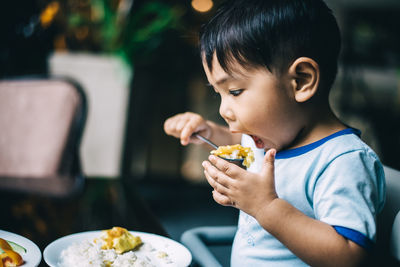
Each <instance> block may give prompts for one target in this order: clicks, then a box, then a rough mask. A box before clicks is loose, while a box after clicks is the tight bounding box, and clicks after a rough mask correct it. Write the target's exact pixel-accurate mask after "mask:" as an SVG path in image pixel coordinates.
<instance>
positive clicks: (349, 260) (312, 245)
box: [255, 198, 366, 266]
mask: <svg viewBox="0 0 400 267" xmlns="http://www.w3.org/2000/svg"><path fill="white" fill-rule="evenodd" d="M255 217H256V220H257V221H258V222H259V224H260V225H261V226H262V227H263V228H264V229H266V230H267V231H268V232H269V233H270V234H272V235H273V236H275V237H276V238H277V239H278V240H279V241H280V242H282V243H283V244H284V245H285V246H286V247H287V248H288V249H290V250H291V251H292V252H293V253H294V254H295V255H297V256H298V257H299V258H300V259H302V260H303V261H304V262H306V263H308V264H310V265H311V266H359V265H361V263H362V262H363V260H364V259H365V258H366V252H365V251H364V250H363V249H362V248H361V247H359V246H358V245H357V244H355V243H353V242H352V241H349V240H347V239H345V238H344V237H343V236H341V235H339V234H338V233H337V232H336V231H335V229H334V228H333V227H332V226H330V225H328V224H326V223H323V222H321V221H318V220H315V219H312V218H310V217H308V216H306V215H305V214H303V213H302V212H300V211H299V210H297V209H296V208H295V207H293V206H292V205H291V204H289V203H288V202H286V201H285V200H282V199H279V198H277V199H275V200H274V201H272V202H271V203H270V204H269V205H268V206H266V207H264V208H263V209H261V210H259V212H257V214H256V216H255Z"/></svg>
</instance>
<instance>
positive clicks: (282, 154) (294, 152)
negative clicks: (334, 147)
mask: <svg viewBox="0 0 400 267" xmlns="http://www.w3.org/2000/svg"><path fill="white" fill-rule="evenodd" d="M345 134H355V135H357V136H360V135H361V131H360V130H357V129H354V128H346V129H344V130H341V131H339V132H336V133H333V134H331V135H328V136H327V137H324V138H322V139H321V140H318V141H315V142H314V143H311V144H308V145H305V146H301V147H296V148H293V149H288V150H282V151H279V152H277V153H276V156H275V158H276V159H285V158H291V157H296V156H299V155H301V154H304V153H307V152H308V151H311V150H313V149H314V148H317V147H319V146H320V145H322V144H323V143H325V142H326V141H328V140H331V139H333V138H335V137H338V136H341V135H345Z"/></svg>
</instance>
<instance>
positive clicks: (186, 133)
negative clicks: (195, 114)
mask: <svg viewBox="0 0 400 267" xmlns="http://www.w3.org/2000/svg"><path fill="white" fill-rule="evenodd" d="M194 129H195V127H194V126H193V125H191V124H189V123H188V124H186V125H185V127H184V128H183V129H182V132H181V136H180V138H181V143H182V145H187V144H189V141H190V136H191V135H192V134H193V132H194Z"/></svg>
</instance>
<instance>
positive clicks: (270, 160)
mask: <svg viewBox="0 0 400 267" xmlns="http://www.w3.org/2000/svg"><path fill="white" fill-rule="evenodd" d="M275 155H276V150H275V149H274V148H271V149H269V150H268V151H267V152H266V153H265V156H264V161H263V166H262V171H261V172H262V173H264V174H267V175H274V169H275Z"/></svg>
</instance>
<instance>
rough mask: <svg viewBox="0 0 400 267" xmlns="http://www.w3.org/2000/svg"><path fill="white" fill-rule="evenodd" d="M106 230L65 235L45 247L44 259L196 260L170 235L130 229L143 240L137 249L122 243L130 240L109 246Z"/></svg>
mask: <svg viewBox="0 0 400 267" xmlns="http://www.w3.org/2000/svg"><path fill="white" fill-rule="evenodd" d="M113 229H114V228H113ZM110 230H111V229H110ZM105 231H107V230H103V231H89V232H82V233H76V234H71V235H68V236H64V237H61V238H59V239H57V240H55V241H53V242H52V243H50V244H49V245H48V246H47V247H46V248H45V249H44V252H43V258H44V260H45V262H46V263H47V264H48V265H49V266H50V267H72V266H81V267H86V266H88V267H89V266H99V267H100V266H101V267H103V266H104V267H119V266H123V267H125V266H126V267H130V266H132V267H135V266H141V267H145V266H148V267H152V266H168V267H187V266H189V265H190V263H191V261H192V255H191V254H190V252H189V250H188V249H187V248H186V247H185V246H183V245H182V244H180V243H178V242H176V241H174V240H172V239H169V238H167V237H163V236H160V235H155V234H151V233H145V232H138V231H127V232H129V233H128V234H129V236H130V237H131V238H133V239H134V240H135V241H134V242H135V243H137V242H136V241H137V240H139V243H137V244H136V245H135V247H134V249H127V250H124V249H122V250H121V249H120V247H121V246H120V245H122V246H124V245H125V244H126V240H123V241H118V242H119V245H118V244H117V246H115V245H116V241H114V245H113V246H108V247H107V245H106V243H105V242H104V240H105V239H104V232H105ZM102 238H103V239H102ZM110 244H112V242H111V243H110Z"/></svg>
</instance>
